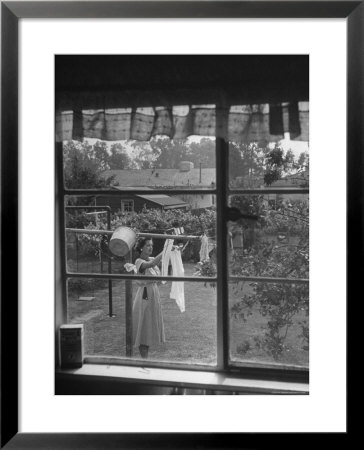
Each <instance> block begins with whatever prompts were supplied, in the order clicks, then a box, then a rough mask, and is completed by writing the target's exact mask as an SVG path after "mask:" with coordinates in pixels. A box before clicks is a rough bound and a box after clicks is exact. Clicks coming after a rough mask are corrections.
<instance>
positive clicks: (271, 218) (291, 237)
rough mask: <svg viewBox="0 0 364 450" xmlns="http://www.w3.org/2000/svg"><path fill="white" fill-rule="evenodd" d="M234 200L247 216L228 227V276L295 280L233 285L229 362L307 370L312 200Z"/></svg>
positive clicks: (259, 197) (240, 197) (301, 197)
mask: <svg viewBox="0 0 364 450" xmlns="http://www.w3.org/2000/svg"><path fill="white" fill-rule="evenodd" d="M271 197H272V196H271V195H244V196H243V195H234V196H231V197H230V199H229V201H230V205H231V206H234V207H236V208H238V209H239V210H240V211H241V212H242V213H244V214H246V215H249V214H251V215H256V216H257V220H249V219H247V218H244V219H241V220H238V221H236V222H229V228H228V229H229V241H228V249H229V251H228V261H229V275H230V276H235V277H244V276H245V277H273V278H281V279H292V281H294V280H295V279H297V283H296V284H293V283H282V282H281V283H270V282H267V283H264V282H250V281H244V280H241V279H240V280H238V279H235V280H234V282H233V281H232V279H231V280H230V286H229V313H230V358H231V361H232V362H234V363H243V362H254V363H274V364H287V365H298V366H307V365H308V338H309V336H308V331H309V329H308V319H309V290H308V281H306V282H302V281H298V279H300V280H302V279H305V280H308V277H309V203H308V195H301V194H291V195H289V194H285V195H279V196H278V195H276V196H274V198H271Z"/></svg>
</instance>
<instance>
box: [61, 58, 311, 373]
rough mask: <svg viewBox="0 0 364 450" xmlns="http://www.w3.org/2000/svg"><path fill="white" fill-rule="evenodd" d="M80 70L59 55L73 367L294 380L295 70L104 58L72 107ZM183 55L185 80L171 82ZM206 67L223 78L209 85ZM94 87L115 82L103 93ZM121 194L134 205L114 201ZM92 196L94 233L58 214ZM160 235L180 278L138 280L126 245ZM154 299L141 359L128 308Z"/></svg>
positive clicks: (304, 331)
mask: <svg viewBox="0 0 364 450" xmlns="http://www.w3.org/2000/svg"><path fill="white" fill-rule="evenodd" d="M93 58H96V57H80V56H75V57H57V58H56V86H57V96H56V98H57V102H56V103H57V142H58V143H57V146H56V151H57V171H58V175H59V179H60V182H59V193H58V195H59V198H60V202H59V205H60V207H59V210H58V211H59V215H60V221H59V227H60V233H61V235H63V236H64V239H63V241H64V245H63V248H64V251H63V253H62V254H61V260H60V261H59V264H60V266H61V268H62V269H61V270H62V273H63V277H62V282H63V292H62V293H61V294H60V295H58V297H57V302H58V308H57V311H59V313H58V315H57V318H56V321H57V326H59V325H60V324H61V323H65V322H71V323H72V322H82V323H84V327H85V335H86V339H85V344H86V349H85V352H86V362H98V363H100V364H102V363H105V362H107V363H110V362H113V363H115V364H137V365H138V364H139V365H140V364H142V365H143V367H166V368H180V367H182V368H183V369H184V370H187V369H188V370H191V371H196V370H207V371H216V372H218V373H231V374H235V375H236V374H240V376H241V377H244V376H247V374H254V376H255V377H257V378H261V379H263V378H266V377H270V378H271V379H281V378H282V379H288V378H292V379H295V380H302V379H304V380H307V374H308V337H309V336H308V329H309V328H308V300H309V299H308V258H309V252H308V250H309V249H308V222H309V219H308V217H309V216H308V212H309V211H308V194H309V190H308V183H307V182H305V184H304V186H303V187H302V185H299V186H298V185H297V182H294V180H297V178H299V179H301V178H302V179H304V180H307V179H308V177H307V176H306V175H305V173H308V159H307V158H306V160H305V158H304V156H301V155H297V154H296V155H295V154H293V152H292V151H290V149H289V148H288V147H286V148H284V146H285V145H286V146H287V145H288V146H293V144H292V143H293V142H294V140H295V139H300V140H302V141H304V142H308V72H307V67H308V58H307V57H305V56H300V57H295V56H286V57H279V56H260V57H247V56H236V57H228V58H226V57H222V56H221V57H220V56H218V57H213V58H212V57H202V56H195V57H182V56H180V57H172V56H169V57H160V58H159V60H158V63H160V64H155V60H154V61H153V59H151V58H153V57H143V56H140V57H116V56H114V57H108V58H106V59H105V60H104V62H105V64H102V65H101V66H102V67H104V69H105V73H106V74H107V75H101V73H100V74H99V75H100V80H99V81H100V83H99V85H97V86H95V85H94V84H93V83H94V81H92V80H91V79H90V83H91V84H90V85H89V86H88V85H87V83H86V84H85V85H84V89H83V90H81V91H79V93H78V95H77V96H72V94H70V89H69V87H70V86H69V85H67V83H72V82H71V80H73V79H74V77H75V76H76V78H77V66H78V65H79V64H80V63H81V61H82V65H83V66H84V67H87V65H88V64H91V63H92V60H93ZM99 58H100V57H99ZM154 58H157V57H154ZM186 58H191V59H193V61H194V63H195V68H194V69H191V72H190V73H188V74H187V75H186V78H184V79H183V80H181V79H180V77H179V76H178V70H177V68H179V69H181V67H190V64H188V63H190V62H191V59H190V60H189V61H186ZM216 58H220V59H221V64H219V66H221V67H223V68H224V69H223V70H221V69H216V70H214V71H213V72H211V71H210V70H209V67H210V68H211V64H213V66H214V67H215V68H216ZM269 65H270V66H271V68H272V71H265V72H264V73H268V75H266V77H268V78H266V79H265V80H263V81H262V79H261V76H259V77H258V76H257V75H258V74H261V70H260V69H261V68H262V67H264V68H265V69H266V68H267V67H268V66H269ZM96 66H100V65H96ZM101 66H100V67H101ZM141 66H143V71H140V67H141ZM157 66H158V67H159V68H161V67H164V68H165V69H166V70H165V71H160V72H158V70H157V69H156V67H157ZM92 67H95V65H92ZM125 67H128V70H127V71H126V70H125ZM277 67H279V68H280V73H282V71H283V73H285V75H284V76H283V77H282V76H280V77H276V76H275V71H274V70H275V69H276V68H277ZM284 68H285V70H286V72H285V71H284ZM123 70H124V71H123ZM75 71H76V72H75ZM247 71H248V72H249V71H250V76H247ZM116 72H117V77H116V76H115V74H116ZM157 72H158V74H159V75H161V76H160V77H159V76H157ZM147 73H148V74H149V75H150V77H149V78H148V77H147V76H146V74H147ZM162 74H163V75H162ZM168 74H169V75H168ZM104 77H105V78H104ZM114 77H115V78H114ZM138 77H139V78H138ZM209 77H210V78H211V77H212V78H211V79H210V82H207V81H206V80H207V79H208V78H209ZM94 79H97V77H96V78H94ZM105 79H108V82H111V80H114V82H115V83H116V79H118V82H119V83H120V82H121V80H122V83H121V84H120V85H119V86H118V87H117V88H115V89H116V91H115V92H110V91H104V87H103V82H104V80H105ZM263 79H264V77H263ZM292 79H293V80H295V83H292ZM146 80H148V82H146ZM176 80H177V81H176ZM297 80H300V81H301V82H300V83H298V82H297ZM233 81H234V83H233V84H232V82H233ZM138 83H139V87H138ZM163 83H164V85H163ZM287 83H288V84H287ZM210 86H213V88H212V89H211V88H210ZM249 88H250V89H249ZM133 89H136V90H137V95H136V92H133ZM100 99H101V100H100ZM136 102H139V104H138V103H136ZM101 103H102V104H103V105H104V106H103V107H101ZM105 105H107V106H105ZM161 105H162V106H161ZM307 151H308V146H307ZM298 156H300V158H299V160H300V163H298ZM202 157H203V158H204V159H203V161H204V167H203V168H202V167H201V162H200V161H201V160H202ZM302 174H303V175H302ZM206 191H208V194H209V195H206ZM125 192H129V193H132V194H133V196H134V195H135V200H129V199H125V200H124V199H123V200H120V196H122V195H123V194H124V195H125ZM273 195H276V196H277V201H274V202H272V201H271V199H272V196H273ZM278 195H279V197H278ZM95 196H98V199H99V200H100V198H102V199H104V200H105V205H106V204H107V205H110V209H109V213H108V214H107V217H105V215H104V216H103V217H104V219H103V221H102V223H101V224H100V223H99V224H98V226H95V224H94V223H91V222H90V220H88V219H87V216H86V214H80V213H78V214H76V212H75V211H74V210H72V209H70V206H73V207H75V206H76V208H77V207H79V208H81V207H87V206H88V205H89V206H90V207H91V205H93V201H94V200H93V199H94V198H95ZM278 198H279V200H278ZM206 199H211V202H206V201H205V200H206ZM146 200H148V205H149V204H153V207H148V206H147V202H146ZM118 202H119V204H121V213H122V215H118V212H117V211H116V209H117V208H113V205H114V204H117V203H118ZM120 202H121V203H120ZM185 203H189V204H190V206H189V207H188V208H187V210H186V208H185V207H183V209H180V208H179V207H178V206H179V205H181V204H185ZM207 203H209V204H207ZM98 207H99V208H100V210H101V209H102V208H103V205H102V203H100V202H99V201H98ZM98 217H99V216H98ZM100 217H101V216H100ZM120 227H121V228H120ZM116 231H117V233H119V234H117V233H116ZM164 236H166V237H167V238H168V239H173V240H174V245H175V246H176V247H175V251H176V252H177V253H178V252H180V253H181V255H182V256H181V261H182V263H183V264H182V266H183V269H184V270H182V271H181V270H179V269H178V268H177V262H173V263H172V266H173V267H174V269H173V274H172V276H173V278H172V279H171V273H170V271H169V270H167V271H166V272H164V273H162V275H160V274H159V273H158V272H157V273H151V272H150V271H149V272H148V271H147V272H143V273H140V272H139V271H138V269H139V266H138V263H137V259H136V256H138V255H135V254H134V253H133V252H134V245H135V243H136V242H137V238H141V237H145V238H148V239H150V238H152V239H153V246H154V248H153V249H152V250H151V251H152V252H153V253H149V255H151V254H153V256H154V255H155V254H158V253H161V252H164V250H165V248H166V247H165V243H166V242H167V240H166V237H164ZM113 240H114V242H112V241H113ZM120 245H124V246H125V245H126V250H125V249H124V250H120V249H121V247H120ZM113 246H114V249H115V248H118V249H119V250H117V251H114V252H113V251H112V248H113ZM117 246H119V247H117ZM140 250H141V249H140V248H139V251H140ZM201 252H202V253H203V252H205V253H204V254H205V258H203V257H202V256H201ZM143 255H144V256H143V259H144V261H147V253H146V250H145V252H144V253H143ZM187 255H188V256H187ZM142 267H143V266H142ZM167 269H168V267H167ZM155 276H157V277H158V282H159V283H160V284H159V285H158V288H157V289H158V293H156V291H154V287H153V289H151V287H150V286H151V285H153V286H154V284H153V280H155V278H153V277H155ZM146 281H149V282H150V283H149V291H148V284H147V283H146ZM144 285H145V286H144ZM144 287H146V290H145V289H144ZM173 289H174V290H178V289H182V290H183V294H184V296H183V295H178V294H176V292H173V294H172V291H173ZM138 295H139V296H140V299H138V301H137V297H138ZM144 295H145V297H144ZM156 295H158V296H159V297H163V299H165V301H164V304H163V308H162V313H163V318H164V321H163V326H164V330H163V332H164V335H165V334H168V340H167V343H166V345H164V346H160V345H159V344H160V342H158V343H157V344H156V345H155V346H152V345H150V346H149V345H148V347H150V348H148V349H147V350H148V355H147V356H148V358H147V359H146V358H145V354H143V351H145V349H143V348H140V347H139V350H140V353H138V349H137V348H135V347H134V344H135V342H136V341H137V339H138V338H136V335H138V333H139V335H138V336H139V337H140V334H142V333H144V332H145V333H147V334H148V333H152V334H153V333H154V331H155V330H154V331H151V330H150V329H148V328H146V329H144V328H143V326H142V325H143V323H144V322H143V321H144V320H145V319H144V316H143V318H142V320H141V322H140V321H138V320H139V319H140V317H139V319H138V318H137V320H136V321H135V318H136V317H138V316H136V315H135V314H134V313H133V302H134V309H135V305H140V307H141V308H144V307H145V305H146V304H145V303H143V302H147V301H148V300H149V301H150V299H151V298H155V296H156ZM159 297H158V299H159ZM85 299H86V300H85ZM184 300H186V302H184ZM187 300H188V301H187ZM153 301H154V300H153ZM158 301H159V300H158ZM138 302H139V303H138ZM153 311H154V312H153V314H154V313H157V314H160V310H159V309H158V311H157V312H156V311H155V310H153ZM134 312H135V311H134ZM166 317H167V318H168V320H166ZM153 323H154V325H153V326H157V327H161V326H162V322H161V321H160V319H158V320H157V321H156V322H153ZM156 324H157V325H156ZM136 330H137V331H136ZM158 333H159V338H160V336H161V334H162V330H158ZM158 333H157V334H158ZM164 337H165V336H164ZM137 342H138V343H141V342H142V339H141V338H140V339H139V340H138V341H137ZM148 342H149V341H148ZM141 345H145V344H143V343H142V344H141Z"/></svg>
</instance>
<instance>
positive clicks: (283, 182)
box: [264, 170, 309, 203]
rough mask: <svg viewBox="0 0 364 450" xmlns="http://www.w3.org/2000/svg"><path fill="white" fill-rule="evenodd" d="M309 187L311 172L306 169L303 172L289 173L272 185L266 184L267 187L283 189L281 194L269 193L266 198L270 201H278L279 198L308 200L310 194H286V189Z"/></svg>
mask: <svg viewBox="0 0 364 450" xmlns="http://www.w3.org/2000/svg"><path fill="white" fill-rule="evenodd" d="M306 187H307V188H308V187H309V172H308V170H305V171H303V172H299V173H295V174H292V175H287V176H285V177H283V178H281V179H280V180H277V181H275V182H274V183H272V184H271V185H270V186H266V187H265V188H266V189H275V188H280V189H282V191H283V192H282V193H281V194H267V195H265V196H264V198H265V199H266V200H267V201H268V202H269V203H272V202H276V201H279V200H290V199H292V200H293V199H294V200H301V201H307V200H308V194H294V195H291V194H284V189H292V188H306Z"/></svg>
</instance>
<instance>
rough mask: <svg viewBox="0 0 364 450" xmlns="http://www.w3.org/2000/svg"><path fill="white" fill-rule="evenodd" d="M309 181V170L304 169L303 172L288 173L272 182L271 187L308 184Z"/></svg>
mask: <svg viewBox="0 0 364 450" xmlns="http://www.w3.org/2000/svg"><path fill="white" fill-rule="evenodd" d="M308 182H309V171H308V170H304V171H303V172H299V173H294V174H291V175H286V176H285V177H283V178H281V179H280V180H277V181H275V182H274V183H272V184H271V187H292V186H293V187H300V186H302V185H306V184H307V183H308Z"/></svg>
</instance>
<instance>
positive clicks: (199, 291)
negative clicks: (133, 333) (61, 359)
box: [68, 263, 308, 366]
mask: <svg viewBox="0 0 364 450" xmlns="http://www.w3.org/2000/svg"><path fill="white" fill-rule="evenodd" d="M184 268H185V274H186V275H187V276H189V275H192V274H193V273H194V271H195V269H194V264H189V263H185V264H184ZM101 284H102V285H101V286H99V287H98V288H97V289H94V290H91V291H84V292H83V293H82V296H84V297H94V299H93V300H79V299H78V297H77V296H75V294H72V295H71V294H70V295H69V298H68V314H69V318H68V320H69V322H73V323H84V327H85V353H86V354H87V355H105V356H120V357H124V358H125V351H126V348H125V289H124V286H125V282H124V281H113V282H112V286H113V313H114V314H115V317H109V294H108V281H102V283H101ZM159 289H160V293H161V299H162V308H163V317H164V326H165V335H166V342H165V344H162V345H160V346H158V347H155V348H151V349H150V353H149V357H150V359H151V360H158V361H169V362H180V363H194V364H211V365H214V364H216V290H215V289H214V288H212V287H210V286H206V287H205V286H204V283H201V282H197V281H196V282H186V283H185V305H186V311H185V312H183V313H181V312H180V311H179V309H178V307H177V305H176V303H175V301H174V300H171V299H170V298H169V293H170V289H171V283H168V282H167V283H166V284H164V285H160V286H159ZM244 289H249V286H247V287H246V288H244ZM133 291H134V292H135V291H136V286H134V289H133ZM240 296H241V293H240V294H237V293H235V292H234V290H233V289H231V291H230V298H229V304H230V305H231V306H232V305H233V304H234V303H235V302H236V301H238V300H239V297H240ZM302 318H303V317H302ZM302 318H300V317H297V318H296V320H295V322H294V324H293V325H292V327H291V330H290V332H289V333H288V335H287V339H286V344H287V350H286V351H285V353H284V355H283V356H282V358H281V360H280V361H279V362H280V363H284V364H298V365H305V366H307V365H308V352H307V351H304V350H302V348H301V347H302V342H301V338H300V337H299V336H298V335H299V334H300V328H299V325H298V321H299V320H301V319H302ZM265 325H266V319H265V318H264V317H262V316H261V315H260V314H259V312H258V311H255V312H254V314H253V316H251V317H249V318H248V321H247V322H245V323H244V322H238V321H236V320H232V321H231V322H230V336H231V340H230V347H231V358H232V359H233V360H234V361H243V360H244V361H251V362H253V361H257V362H261V363H262V362H274V360H273V358H272V357H269V356H268V355H267V354H266V353H265V352H263V351H260V350H259V351H258V350H256V349H253V350H252V351H249V352H248V353H247V354H245V355H241V354H239V353H238V352H237V346H238V345H239V344H241V343H242V342H243V341H245V340H246V339H248V338H252V337H253V336H255V335H262V334H263V333H264V331H265V329H266V326H265ZM135 358H139V355H138V352H137V351H135Z"/></svg>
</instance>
